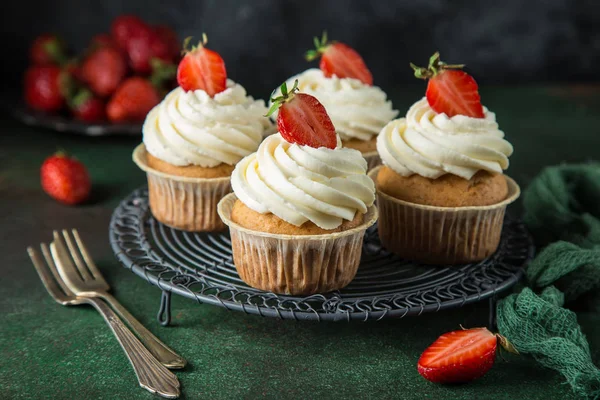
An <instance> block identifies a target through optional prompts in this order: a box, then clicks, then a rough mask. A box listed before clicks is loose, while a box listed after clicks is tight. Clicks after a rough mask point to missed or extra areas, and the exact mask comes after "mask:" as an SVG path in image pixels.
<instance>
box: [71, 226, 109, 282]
mask: <svg viewBox="0 0 600 400" xmlns="http://www.w3.org/2000/svg"><path fill="white" fill-rule="evenodd" d="M71 234H72V235H73V237H74V238H75V242H77V247H78V248H79V252H80V253H81V255H82V256H83V259H84V260H85V264H86V265H87V268H88V270H89V271H90V273H91V274H92V276H93V277H94V279H104V278H103V277H102V274H101V273H100V270H99V269H98V267H96V264H95V263H94V261H93V260H92V257H91V256H90V253H89V252H88V250H87V248H86V247H85V245H84V244H83V240H81V236H79V232H77V229H72V230H71Z"/></svg>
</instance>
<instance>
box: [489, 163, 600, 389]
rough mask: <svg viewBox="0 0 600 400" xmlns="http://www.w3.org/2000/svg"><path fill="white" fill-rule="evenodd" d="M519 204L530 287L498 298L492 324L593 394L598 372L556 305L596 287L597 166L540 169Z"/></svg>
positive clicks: (599, 382) (599, 242)
mask: <svg viewBox="0 0 600 400" xmlns="http://www.w3.org/2000/svg"><path fill="white" fill-rule="evenodd" d="M523 205H524V208H525V223H526V224H527V227H528V228H529V230H530V232H531V233H532V234H533V236H534V238H535V241H536V244H537V245H538V248H539V249H541V251H540V252H539V254H538V255H537V257H536V258H535V259H534V260H533V261H532V262H531V264H530V265H529V266H528V269H527V284H528V285H529V286H530V287H526V288H524V289H523V290H522V291H521V292H520V293H516V294H512V295H510V296H508V297H507V298H505V299H503V300H501V301H500V302H499V303H498V307H497V314H498V329H499V330H500V333H501V334H503V335H504V336H506V337H507V338H508V339H509V340H510V341H511V342H512V343H513V345H514V346H515V347H516V348H517V350H519V352H521V353H523V354H530V355H531V356H533V357H534V358H535V359H536V360H537V361H538V362H539V363H540V364H541V365H543V366H545V367H548V368H552V369H555V370H557V371H559V372H560V373H561V374H562V375H563V376H564V377H565V378H566V379H567V382H568V383H569V384H570V385H571V388H572V389H573V391H574V392H575V393H576V394H578V395H580V396H582V397H588V398H594V399H599V398H600V369H598V368H597V367H596V366H595V365H594V364H593V362H592V357H591V354H590V349H589V345H588V342H587V339H586V338H585V335H584V334H583V333H582V332H581V329H580V327H579V324H578V323H577V316H576V314H575V313H574V312H573V311H570V310H568V309H566V308H563V306H564V305H565V304H566V305H569V303H570V302H572V301H574V300H576V299H578V298H580V297H581V296H582V295H584V294H586V295H589V294H590V293H591V294H592V295H596V293H595V292H596V291H597V289H599V288H600V164H597V163H593V164H582V165H560V166H555V167H549V168H546V169H544V170H543V171H542V172H541V173H540V174H539V175H538V176H537V177H536V178H535V179H534V180H533V182H532V183H531V185H530V186H529V187H528V188H527V190H526V191H525V192H524V196H523ZM534 290H541V293H540V294H539V295H538V294H536V293H535V292H534ZM597 297H600V296H597Z"/></svg>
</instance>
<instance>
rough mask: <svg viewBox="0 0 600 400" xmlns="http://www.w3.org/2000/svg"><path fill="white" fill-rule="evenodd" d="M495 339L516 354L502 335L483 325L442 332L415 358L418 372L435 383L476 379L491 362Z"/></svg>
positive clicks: (494, 349)
mask: <svg viewBox="0 0 600 400" xmlns="http://www.w3.org/2000/svg"><path fill="white" fill-rule="evenodd" d="M498 341H500V344H501V345H502V347H503V348H504V349H506V350H507V351H510V352H512V353H517V354H518V351H517V350H516V349H515V348H514V347H513V346H512V345H511V344H510V343H509V342H508V340H506V338H505V337H504V336H502V335H499V334H494V333H492V332H490V331H489V330H488V329H486V328H473V329H463V330H460V331H453V332H448V333H445V334H443V335H442V336H440V337H439V338H438V339H437V340H436V341H435V342H433V344H432V345H431V346H429V347H428V348H427V349H426V350H425V351H424V352H423V354H422V355H421V358H419V362H418V364H417V368H418V370H419V374H421V375H422V376H423V377H424V378H425V379H427V380H429V381H431V382H436V383H462V382H469V381H472V380H474V379H477V378H480V377H482V376H483V375H485V373H486V372H488V371H489V370H490V368H492V365H494V360H495V358H496V346H497V342H498Z"/></svg>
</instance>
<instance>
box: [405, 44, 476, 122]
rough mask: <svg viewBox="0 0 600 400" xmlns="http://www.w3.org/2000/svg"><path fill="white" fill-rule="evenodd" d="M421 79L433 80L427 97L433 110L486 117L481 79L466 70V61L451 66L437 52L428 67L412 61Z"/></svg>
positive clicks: (412, 66) (448, 114) (429, 83)
mask: <svg viewBox="0 0 600 400" xmlns="http://www.w3.org/2000/svg"><path fill="white" fill-rule="evenodd" d="M410 66H411V68H412V69H413V70H414V71H415V76H416V77H417V78H419V79H425V80H429V82H428V83H427V92H426V93H425V97H426V98H427V102H428V103H429V106H430V107H431V109H432V110H433V111H435V112H436V113H438V114H442V113H443V114H446V115H447V116H448V117H450V118H451V117H454V116H455V115H464V116H467V117H471V118H484V117H485V114H484V112H483V106H482V105H481V98H480V96H479V91H478V89H479V88H478V86H477V82H475V79H473V77H472V76H471V75H469V74H467V73H466V72H465V71H463V70H462V68H463V67H464V64H453V65H449V64H446V63H445V62H443V61H441V60H440V53H438V52H436V53H435V54H434V55H433V56H431V57H430V58H429V66H428V67H427V68H421V67H417V66H416V65H414V64H413V63H411V64H410Z"/></svg>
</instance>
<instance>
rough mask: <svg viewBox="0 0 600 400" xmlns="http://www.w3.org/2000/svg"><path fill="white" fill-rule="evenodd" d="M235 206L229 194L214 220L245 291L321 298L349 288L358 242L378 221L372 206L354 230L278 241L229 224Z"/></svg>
mask: <svg viewBox="0 0 600 400" xmlns="http://www.w3.org/2000/svg"><path fill="white" fill-rule="evenodd" d="M236 200H237V197H236V196H235V194H233V193H232V194H229V195H227V196H226V197H225V198H223V200H221V202H220V203H219V215H220V216H221V219H222V220H223V221H224V222H225V224H227V225H228V226H229V231H230V233H231V245H232V248H233V261H234V264H235V267H236V269H237V271H238V274H239V275H240V277H241V278H242V279H243V280H244V282H246V283H247V284H248V285H250V286H252V287H254V288H257V289H261V290H265V291H268V292H273V293H278V294H292V295H310V294H314V293H326V292H330V291H332V290H336V289H341V288H343V287H345V286H346V285H348V284H349V283H350V281H352V279H354V276H355V275H356V271H357V269H358V265H359V263H360V256H361V250H362V243H363V238H364V235H365V231H366V230H367V228H368V227H370V226H371V225H373V224H374V223H375V221H376V220H377V209H376V208H375V206H371V207H370V208H369V209H368V211H367V214H365V216H364V220H363V223H362V224H361V225H359V226H358V227H356V228H353V229H349V230H347V231H343V232H335V233H330V234H325V235H280V234H272V233H266V232H260V231H253V230H250V229H246V228H243V227H241V226H239V225H238V224H236V223H235V222H233V221H231V219H230V217H231V209H232V208H233V204H234V203H235V201H236Z"/></svg>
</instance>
